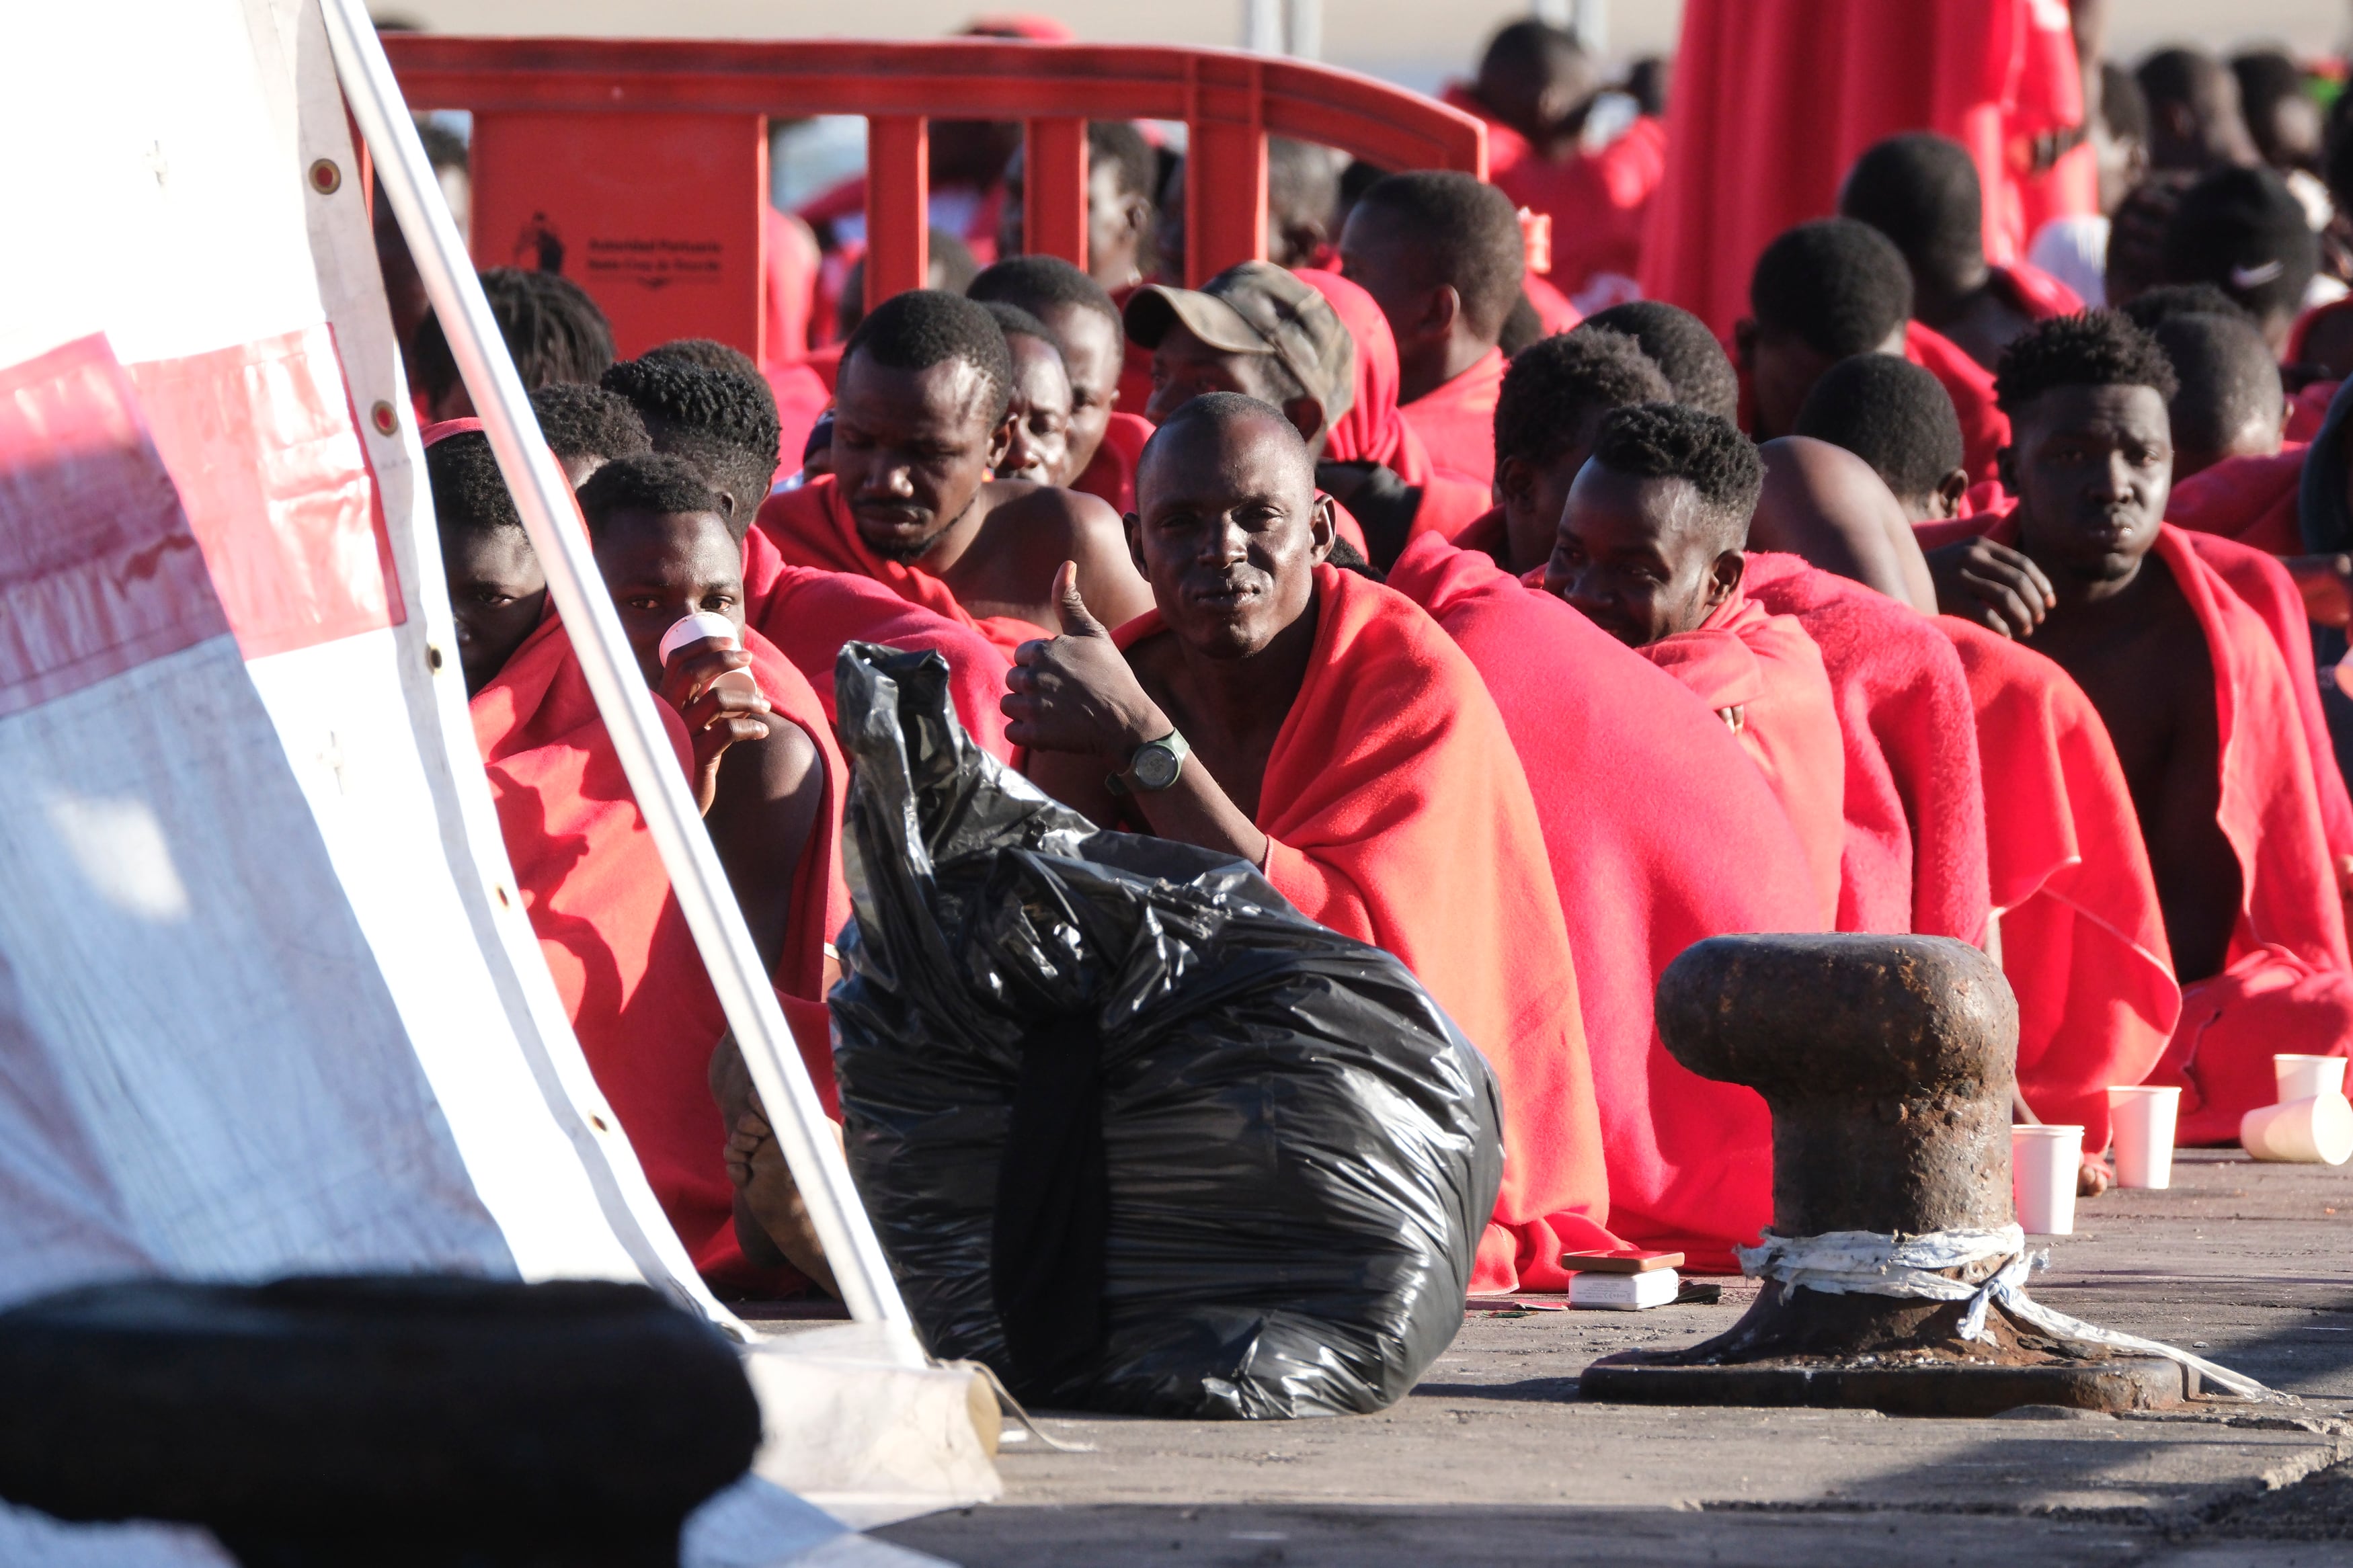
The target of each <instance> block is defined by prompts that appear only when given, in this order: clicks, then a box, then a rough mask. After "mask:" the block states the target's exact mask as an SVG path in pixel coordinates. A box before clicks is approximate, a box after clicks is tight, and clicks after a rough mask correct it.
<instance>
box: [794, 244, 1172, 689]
mask: <svg viewBox="0 0 2353 1568" xmlns="http://www.w3.org/2000/svg"><path fill="white" fill-rule="evenodd" d="M1012 384H1013V363H1012V357H1011V355H1010V354H1009V353H1008V351H1007V349H1006V346H1005V334H1004V332H1003V331H1000V330H999V329H998V327H997V322H996V321H995V320H994V319H993V318H991V317H990V315H989V313H988V311H987V310H985V309H984V308H982V307H981V306H979V305H977V304H975V303H974V302H973V301H972V300H966V299H965V298H964V297H963V296H961V295H957V294H947V293H943V292H940V291H939V290H936V289H913V290H911V291H909V292H907V293H904V294H900V295H896V296H894V297H892V299H889V300H884V301H883V302H882V303H881V305H880V306H878V307H876V309H875V310H874V311H873V313H872V314H871V315H870V316H868V317H867V318H866V320H865V321H863V322H861V323H860V326H859V329H858V331H856V332H854V333H852V334H851V336H850V339H849V343H848V345H847V346H846V347H845V348H844V349H843V351H842V355H841V374H840V379H839V383H838V384H837V385H836V387H835V392H834V422H833V471H832V472H831V473H830V474H828V475H826V476H824V477H822V478H820V479H817V480H816V481H814V482H813V483H810V484H807V485H804V486H802V487H801V488H800V489H797V490H785V491H780V492H778V493H777V494H776V495H774V496H772V497H770V498H769V500H768V502H767V504H766V505H765V506H763V507H762V508H761V509H760V516H759V521H758V524H757V526H758V528H759V530H760V531H761V532H763V533H764V534H765V535H766V536H767V537H768V539H769V541H770V542H772V543H774V544H775V545H776V549H777V550H778V551H779V552H781V553H782V555H783V557H784V559H785V560H786V562H788V563H792V564H794V565H799V566H816V567H821V568H824V569H826V570H828V571H834V572H855V573H860V574H864V575H866V576H869V577H871V578H873V579H875V580H876V581H877V582H879V583H881V584H883V585H884V586H886V587H888V588H890V589H892V591H893V592H895V593H897V594H898V595H900V597H902V598H903V599H907V600H909V601H911V602H912V603H914V604H918V605H923V606H924V607H925V608H927V609H932V610H935V611H937V612H939V613H940V614H941V615H944V616H947V617H948V618H949V619H951V620H954V621H956V622H958V623H959V624H962V625H965V626H972V627H975V628H976V629H977V630H978V631H979V632H980V633H981V634H982V635H983V636H985V637H987V638H988V639H989V640H990V641H991V642H993V643H996V644H997V646H998V647H1001V648H1004V649H1006V650H1007V651H1008V652H1010V651H1011V650H1012V649H1014V648H1016V647H1019V646H1020V645H1021V644H1022V643H1024V642H1027V641H1029V639H1030V638H1032V637H1036V636H1038V634H1039V629H1040V628H1041V627H1043V626H1050V625H1053V624H1055V619H1056V614H1057V608H1056V601H1055V598H1054V596H1053V587H1054V580H1055V568H1056V566H1057V565H1058V564H1060V563H1063V562H1071V563H1075V565H1076V569H1077V572H1078V576H1079V583H1080V585H1081V587H1082V590H1083V591H1084V592H1085V593H1086V595H1087V596H1088V600H1089V602H1090V603H1092V604H1093V605H1096V606H1097V607H1098V608H1099V609H1100V610H1101V611H1102V613H1103V615H1104V616H1107V617H1109V618H1110V619H1111V620H1112V622H1113V624H1114V625H1115V624H1117V623H1118V622H1119V621H1123V620H1125V619H1127V618H1128V617H1129V616H1136V615H1141V614H1142V613H1143V612H1144V611H1145V610H1147V609H1149V608H1151V605H1152V599H1151V595H1150V594H1149V593H1148V592H1147V591H1146V590H1145V585H1144V583H1143V581H1142V580H1141V579H1140V578H1138V577H1137V576H1136V574H1135V567H1134V564H1133V563H1131V562H1130V561H1129V559H1128V554H1127V548H1126V543H1125V541H1124V538H1123V537H1122V535H1121V532H1120V526H1119V518H1118V514H1117V513H1115V512H1113V510H1111V509H1110V508H1109V507H1107V506H1105V505H1104V504H1103V502H1101V501H1099V500H1095V499H1094V498H1093V497H1092V496H1088V495H1081V494H1079V493H1077V492H1076V491H1073V490H1065V489H1054V488H1052V487H1050V486H1046V485H1037V484H1030V483H1028V482H1025V481H1023V480H1019V479H991V478H990V477H989V472H990V469H991V468H994V467H995V466H996V465H997V463H999V462H1001V461H1003V460H1004V458H1005V453H1006V449H1007V447H1008V445H1009V432H1008V429H1007V420H1008V409H1009V407H1010V405H1011V399H1012V390H1011V389H1012Z"/></svg>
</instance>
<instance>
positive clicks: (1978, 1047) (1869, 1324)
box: [1579, 936, 2184, 1415]
mask: <svg viewBox="0 0 2353 1568" xmlns="http://www.w3.org/2000/svg"><path fill="white" fill-rule="evenodd" d="M1658 1021H1659V1034H1660V1037H1661V1038H1662V1039H1663V1040H1664V1041H1665V1042H1666V1046H1667V1049H1668V1050H1669V1051H1670V1052H1672V1054H1673V1056H1674V1058H1675V1059H1676V1060H1677V1061H1680V1062H1682V1063H1683V1065H1684V1066H1685V1067H1687V1068H1691V1069H1692V1070H1693V1071H1694V1072H1696V1073H1699V1074H1701V1075H1703V1076H1704V1077H1707V1078H1712V1079H1719V1080H1722V1081H1724V1082H1727V1083H1738V1084H1746V1085H1747V1086H1748V1087H1750V1088H1752V1089H1756V1090H1757V1092H1758V1093H1759V1094H1761V1095H1763V1096H1764V1097H1765V1101H1766V1104H1767V1107H1768V1108H1769V1109H1770V1110H1771V1111H1772V1115H1773V1233H1774V1234H1775V1235H1777V1236H1780V1237H1812V1236H1822V1235H1827V1234H1830V1233H1833V1232H1840V1231H1864V1232H1871V1233H1875V1234H1878V1235H1883V1236H1902V1237H1916V1236H1921V1235H1926V1234H1928V1233H1932V1232H1936V1231H1948V1230H1987V1229H1993V1228H1996V1227H1999V1226H2005V1225H2008V1224H2009V1223H2010V1089H2011V1085H2012V1082H2013V1080H2014V1079H2015V1078H2016V1075H2017V1058H2018V1004H2017V1001H2016V999H2015V998H2013V997H2012V996H2011V994H2010V986H2009V984H2008V983H2007V982H2006V981H2004V980H2003V978H2002V974H2001V969H2000V965H1999V964H1997V963H1995V962H1994V961H1993V960H1992V959H1990V958H1989V957H1988V956H1987V955H1986V954H1985V953H1983V952H1980V951H1978V949H1977V948H1975V947H1972V946H1970V945H1969V944H1968V943H1967V942H1955V941H1952V940H1950V939H1948V938H1942V937H1918V936H1897V937H1889V936H1728V937H1716V938H1713V939H1711V940H1709V941H1707V942H1699V943H1696V944H1694V946H1693V947H1691V948H1690V949H1688V950H1687V951H1685V952H1683V954H1682V955H1681V956H1680V957H1678V958H1677V959H1676V960H1675V962H1674V963H1672V964H1671V965H1669V966H1668V969H1667V972H1666V973H1665V974H1664V975H1663V976H1662V977H1661V979H1660V981H1659V994H1658ZM1993 1267H1994V1266H1993V1264H1991V1263H1986V1264H1982V1265H1972V1266H1969V1267H1968V1268H1958V1269H1950V1270H1945V1271H1944V1272H1945V1273H1947V1276H1948V1277H1951V1278H1955V1279H1962V1280H1964V1281H1966V1282H1968V1283H1969V1284H1972V1285H1974V1284H1976V1283H1978V1282H1979V1281H1980V1280H1981V1279H1984V1278H1985V1277H1986V1276H1988V1275H1989V1274H1990V1273H1991V1272H1992V1268H1993ZM1965 1310H1966V1308H1965V1306H1964V1304H1963V1303H1960V1302H1952V1301H1936V1300H1919V1299H1917V1298H1906V1297H1897V1296H1877V1295H1868V1294H1860V1293H1857V1294H1831V1293H1828V1292H1824V1291H1820V1290H1813V1289H1806V1288H1804V1287H1802V1286H1796V1285H1789V1286H1785V1285H1783V1284H1781V1283H1779V1282H1778V1281H1774V1280H1767V1282H1766V1283H1765V1285H1764V1286H1763V1288H1762V1289H1760V1291H1759V1293H1758V1295H1757V1301H1756V1303H1755V1305H1753V1306H1752V1307H1751V1308H1750V1309H1749V1310H1748V1311H1747V1313H1746V1315H1744V1316H1743V1317H1742V1319H1741V1320H1740V1321H1739V1322H1738V1323H1736V1325H1734V1327H1733V1328H1732V1329H1731V1330H1730V1331H1728V1332H1726V1333H1724V1334H1720V1335H1718V1336H1716V1337H1715V1338H1714V1339H1712V1340H1708V1341H1705V1342H1703V1343H1700V1344H1697V1345H1694V1346H1691V1347H1689V1348H1687V1349H1684V1350H1681V1351H1667V1352H1625V1353H1622V1354H1619V1355H1614V1356H1609V1357H1605V1358H1604V1359H1602V1360H1601V1361H1599V1362H1597V1363H1594V1364H1593V1365H1592V1366H1591V1367H1590V1368H1588V1370H1587V1372H1586V1373H1585V1375H1584V1377H1583V1378H1582V1379H1581V1380H1580V1382H1579V1393H1580V1395H1581V1396H1582V1397H1584V1398H1587V1399H1594V1400H1616V1401H1624V1402H1630V1403H1646V1404H1668V1405H1827V1406H1856V1407H1864V1408H1871V1409H1878V1410H1883V1411H1886V1412H1888V1413H1890V1414H1898V1415H1991V1414H1994V1413H1995V1412H1997V1411H2000V1410H2006V1409H2010V1408H2011V1407H2013V1406H2016V1405H2070V1406H2073V1407H2076V1408H2081V1409H2094V1410H2120V1409H2141V1408H2149V1407H2153V1406H2159V1405H2172V1404H2177V1403H2179V1401H2180V1399H2181V1398H2182V1396H2183V1389H2184V1385H2183V1379H2182V1375H2181V1371H2180V1369H2179V1367H2178V1366H2176V1365H2174V1364H2173V1363H2170V1362H2166V1361H2160V1360H2157V1359H2154V1358H2147V1357H2140V1356H2131V1355H2124V1354H2108V1353H2103V1352H2098V1351H2092V1350H2087V1349H2086V1348H2085V1347H2084V1346H2081V1345H2067V1346H2061V1345H2060V1344H2058V1343H2057V1342H2053V1341H2051V1340H2048V1339H2046V1338H2044V1337H2042V1336H2041V1335H2039V1334H2037V1333H2035V1332H2034V1331H2031V1330H2029V1329H2021V1327H2020V1326H2018V1325H2016V1324H2013V1323H2011V1322H2010V1321H2009V1320H2008V1319H2007V1318H2006V1317H2004V1316H2003V1315H2002V1312H2001V1309H2000V1307H1999V1305H1997V1306H1995V1307H1993V1308H1992V1309H1991V1310H1989V1313H1988V1327H1989V1330H1990V1332H1989V1334H1988V1335H1987V1336H1986V1337H1984V1338H1981V1339H1978V1340H1964V1339H1962V1338H1961V1337H1960V1335H1959V1327H1960V1323H1961V1320H1962V1315H1963V1312H1964V1311H1965Z"/></svg>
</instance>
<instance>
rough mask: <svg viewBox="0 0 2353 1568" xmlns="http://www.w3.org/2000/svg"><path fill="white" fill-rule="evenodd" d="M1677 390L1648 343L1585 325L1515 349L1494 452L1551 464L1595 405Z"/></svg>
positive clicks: (1658, 398)
mask: <svg viewBox="0 0 2353 1568" xmlns="http://www.w3.org/2000/svg"><path fill="white" fill-rule="evenodd" d="M1673 395H1674V391H1673V389H1672V387H1670V386H1669V385H1668V384H1667V378H1666V376H1665V375H1664V374H1661V372H1660V370H1659V367H1658V366H1657V365H1655V364H1653V363H1651V359H1650V356H1649V355H1647V354H1645V353H1643V352H1642V345H1641V344H1640V343H1638V342H1635V341H1634V340H1633V339H1632V338H1630V337H1628V336H1627V335H1626V334H1625V333H1623V332H1613V331H1610V330H1609V328H1607V327H1593V326H1580V327H1578V328H1577V331H1573V332H1561V333H1557V334H1556V335H1555V336H1552V337H1549V338H1545V339H1543V340H1541V341H1539V342H1535V343H1534V344H1532V345H1531V346H1529V347H1528V348H1525V349H1523V350H1521V351H1520V353H1517V354H1516V355H1514V356H1513V359H1512V363H1511V367H1510V368H1509V369H1508V370H1506V371H1504V385H1503V390H1502V391H1501V392H1500V393H1498V394H1497V395H1496V398H1495V460H1496V461H1497V462H1501V461H1503V460H1504V458H1519V459H1520V460H1521V461H1522V462H1524V463H1535V464H1539V465H1541V464H1545V463H1549V462H1551V461H1552V460H1553V459H1554V458H1557V457H1559V456H1560V455H1561V454H1562V453H1563V452H1565V451H1567V449H1568V447H1569V443H1570V442H1571V441H1572V440H1574V439H1575V438H1576V436H1577V426H1579V425H1581V424H1583V423H1584V422H1585V420H1586V419H1587V418H1588V417H1589V416H1592V415H1594V414H1596V413H1600V412H1603V411H1606V410H1608V409H1611V408H1626V407H1630V406H1631V405H1634V404H1637V403H1661V402H1664V401H1666V400H1668V399H1670V398H1672V396H1673Z"/></svg>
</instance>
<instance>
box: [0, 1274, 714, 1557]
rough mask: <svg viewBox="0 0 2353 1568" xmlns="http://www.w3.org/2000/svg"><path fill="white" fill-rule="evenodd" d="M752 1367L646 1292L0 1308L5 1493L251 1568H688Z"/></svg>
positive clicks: (437, 1285) (423, 1287)
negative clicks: (686, 1525)
mask: <svg viewBox="0 0 2353 1568" xmlns="http://www.w3.org/2000/svg"><path fill="white" fill-rule="evenodd" d="M759 1441H760V1410H759V1405H758V1404H757V1402H756V1401H755V1400H754V1398H753V1395H752V1389H751V1385H750V1384H748V1383H747V1382H746V1381H745V1379H744V1371H743V1368H742V1366H741V1365H740V1364H739V1363H738V1362H737V1360H736V1357H735V1352H734V1351H733V1349H732V1348H731V1347H730V1346H729V1344H728V1342H726V1341H725V1340H724V1339H723V1338H722V1337H721V1336H720V1335H719V1334H718V1333H717V1332H716V1331H713V1330H712V1329H711V1328H710V1327H708V1326H707V1325H705V1324H703V1323H702V1322H701V1321H698V1320H697V1319H695V1318H693V1317H692V1316H691V1315H689V1314H688V1313H686V1312H683V1311H681V1310H678V1309H677V1308H675V1307H673V1306H671V1305H670V1304H669V1303H668V1302H667V1301H665V1300H663V1299H662V1298H661V1297H660V1296H659V1295H658V1294H657V1293H656V1292H654V1291H652V1290H650V1289H646V1288H645V1287H644V1286H641V1285H619V1284H607V1283H604V1282H599V1281H587V1280H566V1281H555V1282H551V1283H546V1284H539V1285H522V1284H514V1283H507V1282H501V1281H492V1280H485V1279H460V1278H452V1277H447V1276H436V1275H385V1276H357V1277H333V1278H325V1277H322V1278H315V1279H281V1280H279V1281H277V1282H275V1283H272V1284H268V1285H260V1286H229V1285H194V1284H185V1283H180V1282H176V1281H169V1280H135V1281H129V1282H125V1283H122V1284H115V1285H101V1286H92V1287H89V1288H86V1289H77V1290H69V1291H66V1292H64V1293H62V1294H59V1295H55V1296H50V1297H46V1298H44V1299H42V1300H37V1301H32V1302H28V1303H26V1304H25V1305H23V1306H19V1307H16V1308H15V1309H13V1310H9V1311H7V1312H5V1313H0V1497H5V1498H6V1499H7V1500H9V1501H11V1502H16V1503H21V1504H25V1505H26V1506H29V1507H32V1508H37V1509H39V1510H43V1511H44V1512H47V1513H50V1514H54V1515H56V1516H57V1517H58V1518H60V1519H66V1520H73V1521H107V1520H131V1519H148V1520H165V1521H178V1522H184V1523H190V1524H199V1525H203V1526H205V1527H206V1528H207V1529H210V1530H211V1531H214V1533H215V1534H216V1535H217V1536H219V1538H220V1539H221V1542H222V1543H223V1544H224V1545H226V1546H227V1548H228V1549H229V1550H230V1551H231V1552H234V1553H235V1554H236V1555H237V1558H238V1560H239V1561H240V1562H242V1563H245V1564H246V1565H247V1568H330V1565H332V1568H353V1565H359V1568H375V1565H378V1564H381V1565H383V1568H392V1565H393V1564H398V1565H400V1568H459V1565H463V1568H524V1565H531V1568H538V1565H541V1564H548V1565H551V1568H552V1565H553V1564H555V1563H563V1564H565V1565H566V1568H675V1564H676V1563H677V1562H678V1541H679V1529H680V1526H681V1524H682V1523H683V1522H684V1521H685V1519H686V1516H687V1515H688V1514H689V1513H690V1512H691V1511H692V1510H693V1509H694V1508H695V1506H696V1505H697V1504H699V1503H701V1502H702V1500H704V1499H705V1498H708V1497H709V1496H711V1495H712V1493H713V1492H716V1491H718V1490H719V1489H722V1488H723V1487H725V1486H726V1485H728V1484H729V1483H730V1482H732V1481H733V1480H734V1479H736V1478H737V1477H739V1476H741V1475H743V1474H744V1470H745V1469H746V1468H749V1466H750V1464H751V1462H752V1455H753V1451H754V1449H755V1448H756V1447H758V1446H759Z"/></svg>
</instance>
